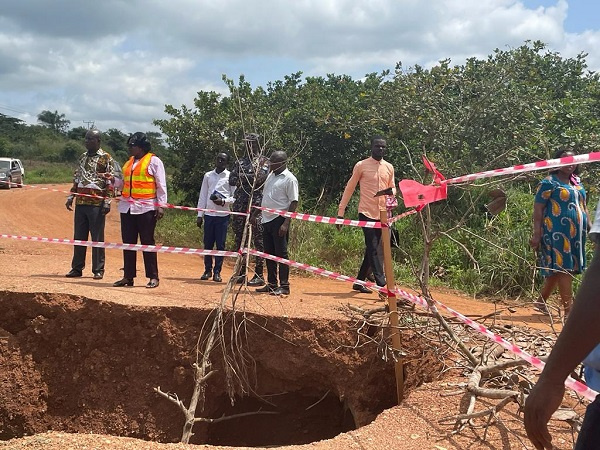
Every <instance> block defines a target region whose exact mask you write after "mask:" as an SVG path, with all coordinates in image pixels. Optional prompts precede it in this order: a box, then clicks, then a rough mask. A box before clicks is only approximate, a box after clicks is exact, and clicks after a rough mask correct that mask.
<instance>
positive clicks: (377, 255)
mask: <svg viewBox="0 0 600 450" xmlns="http://www.w3.org/2000/svg"><path fill="white" fill-rule="evenodd" d="M359 220H369V221H373V219H369V218H368V217H367V216H365V215H363V214H359ZM363 231H364V234H365V256H366V257H367V264H368V265H367V266H366V269H365V272H364V273H363V274H362V275H363V276H364V277H365V278H366V276H367V270H368V268H369V267H371V269H372V270H373V276H374V277H375V282H376V283H377V286H385V284H386V283H385V274H384V272H383V251H382V247H381V228H366V227H365V228H363ZM361 268H362V267H361ZM363 279H364V278H363Z"/></svg>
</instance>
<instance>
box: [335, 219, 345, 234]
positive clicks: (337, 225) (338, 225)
mask: <svg viewBox="0 0 600 450" xmlns="http://www.w3.org/2000/svg"><path fill="white" fill-rule="evenodd" d="M337 218H338V219H343V218H344V216H337ZM335 227H336V228H337V230H338V231H341V230H342V226H341V225H340V224H339V223H338V224H336V226H335Z"/></svg>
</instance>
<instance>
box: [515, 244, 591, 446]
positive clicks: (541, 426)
mask: <svg viewBox="0 0 600 450" xmlns="http://www.w3.org/2000/svg"><path fill="white" fill-rule="evenodd" d="M598 292H600V247H596V250H595V253H594V258H593V259H592V262H591V264H590V267H589V269H588V270H587V271H586V273H585V275H584V276H583V280H582V282H581V285H580V286H579V289H578V291H577V298H576V299H575V302H574V304H573V309H572V311H571V313H570V315H569V319H568V320H567V321H566V323H565V326H564V327H563V330H562V331H561V333H560V334H559V335H558V339H557V340H556V343H555V344H554V347H553V348H552V351H551V352H550V356H549V357H548V360H547V361H546V366H545V367H544V370H543V371H542V373H541V375H540V378H539V379H538V381H537V383H536V384H535V386H534V387H533V389H532V390H531V392H530V394H529V396H528V397H527V401H526V402H525V408H524V423H525V431H526V432H527V437H529V440H530V441H531V442H532V443H533V445H534V446H535V448H536V449H538V450H542V449H552V448H554V447H553V446H552V436H550V433H549V432H548V421H549V420H550V417H551V416H552V414H553V413H554V411H556V410H557V408H558V407H559V406H560V404H561V402H562V400H563V397H564V393H565V385H564V382H565V380H566V379H567V377H568V376H569V375H570V374H571V372H573V370H575V368H576V367H577V366H578V365H579V363H580V362H581V361H582V360H583V359H584V357H585V356H586V355H588V354H590V352H592V349H593V348H594V347H595V346H596V345H598V343H600V327H599V326H598V322H599V321H600V302H599V301H598ZM593 356H594V355H593V353H592V354H591V355H589V356H588V358H590V357H593ZM597 364H598V363H597ZM598 448H600V396H598V397H596V399H595V400H594V401H593V402H592V403H591V404H590V405H588V407H587V410H586V413H585V417H584V419H583V424H582V425H581V430H580V431H579V436H578V437H577V443H576V444H575V450H588V449H598Z"/></svg>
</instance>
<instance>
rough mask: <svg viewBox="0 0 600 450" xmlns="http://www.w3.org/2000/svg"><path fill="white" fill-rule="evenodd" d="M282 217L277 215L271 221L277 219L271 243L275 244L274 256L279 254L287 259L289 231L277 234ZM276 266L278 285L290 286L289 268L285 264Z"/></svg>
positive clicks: (282, 220)
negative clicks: (277, 269)
mask: <svg viewBox="0 0 600 450" xmlns="http://www.w3.org/2000/svg"><path fill="white" fill-rule="evenodd" d="M284 220H285V218H284V217H281V216H280V217H278V218H277V219H275V220H274V221H273V222H275V221H277V224H276V227H275V228H276V229H275V233H274V234H273V243H274V246H275V253H273V254H274V255H275V256H279V257H280V258H284V259H289V258H288V238H289V231H288V233H286V235H285V236H279V228H280V227H281V224H282V223H283V222H284ZM277 267H278V268H279V286H281V287H287V288H288V289H289V287H290V268H289V266H288V265H287V264H283V263H278V264H277Z"/></svg>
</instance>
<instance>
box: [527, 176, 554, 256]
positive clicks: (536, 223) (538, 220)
mask: <svg viewBox="0 0 600 450" xmlns="http://www.w3.org/2000/svg"><path fill="white" fill-rule="evenodd" d="M553 191H554V185H553V183H552V181H550V180H549V179H548V178H545V179H543V180H542V181H541V182H540V185H539V187H538V190H537V192H536V194H535V200H534V203H533V230H532V234H531V239H530V240H529V245H531V247H532V248H533V249H534V250H537V249H538V247H539V246H540V241H541V240H542V220H544V211H545V209H546V207H548V202H549V200H550V196H551V195H552V192H553Z"/></svg>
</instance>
